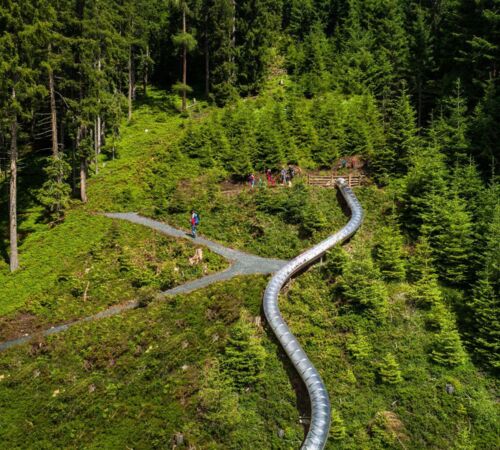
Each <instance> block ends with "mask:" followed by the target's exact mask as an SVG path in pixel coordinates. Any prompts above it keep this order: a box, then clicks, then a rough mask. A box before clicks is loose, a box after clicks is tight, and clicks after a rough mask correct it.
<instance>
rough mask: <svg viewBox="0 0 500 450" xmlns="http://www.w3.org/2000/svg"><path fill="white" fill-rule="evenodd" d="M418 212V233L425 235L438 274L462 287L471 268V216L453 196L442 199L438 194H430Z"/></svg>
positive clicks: (461, 201)
mask: <svg viewBox="0 0 500 450" xmlns="http://www.w3.org/2000/svg"><path fill="white" fill-rule="evenodd" d="M425 202H426V205H427V206H426V209H425V210H423V211H422V213H421V219H422V222H423V224H422V229H421V231H422V234H424V235H426V236H427V239H428V240H429V242H430V244H431V246H432V248H433V255H434V258H435V261H436V266H437V268H438V272H439V275H440V277H441V278H442V279H444V280H446V281H447V282H448V283H450V284H454V285H463V283H465V282H466V281H467V279H468V276H469V271H470V267H471V261H470V258H469V255H470V252H471V250H472V243H473V241H472V224H471V217H470V214H469V213H468V211H467V210H466V204H465V202H464V201H463V200H462V199H461V198H459V197H458V196H457V195H453V196H452V198H450V199H446V198H445V197H443V195H442V194H438V193H435V194H430V195H428V196H427V198H426V199H425Z"/></svg>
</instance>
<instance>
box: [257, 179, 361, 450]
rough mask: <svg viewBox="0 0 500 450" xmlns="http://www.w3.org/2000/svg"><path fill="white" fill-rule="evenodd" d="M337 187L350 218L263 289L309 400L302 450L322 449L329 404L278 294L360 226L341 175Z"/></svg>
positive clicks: (267, 311) (275, 329)
mask: <svg viewBox="0 0 500 450" xmlns="http://www.w3.org/2000/svg"><path fill="white" fill-rule="evenodd" d="M337 186H338V187H339V190H340V192H341V194H342V196H343V197H344V199H345V201H346V202H347V205H348V206H349V209H350V210H351V219H350V220H349V222H348V223H347V225H345V226H344V227H343V228H342V229H341V230H339V231H338V232H337V233H335V234H333V235H331V236H330V237H328V238H327V239H325V240H324V241H322V242H320V243H319V244H318V245H316V246H314V247H312V248H310V249H309V250H306V251H305V252H304V253H302V254H300V255H299V256H297V257H296V258H294V259H293V260H291V261H290V262H289V263H288V264H286V265H285V266H283V267H282V268H281V269H280V270H279V271H278V272H276V273H275V275H274V276H273V277H272V278H271V280H270V281H269V283H268V285H267V287H266V291H265V292H264V300H263V301H264V313H265V315H266V319H267V321H268V323H269V325H270V327H271V328H272V330H273V332H274V334H275V335H276V337H277V338H278V340H279V342H280V344H281V346H282V347H283V349H284V350H285V352H286V354H287V355H288V357H289V358H290V360H291V362H292V364H293V365H294V367H295V369H296V370H297V372H298V373H299V375H300V377H301V378H302V380H303V381H304V384H305V385H306V388H307V392H308V394H309V399H310V402H311V425H310V428H309V432H308V433H307V436H306V439H305V440H304V442H303V444H302V447H301V448H302V450H322V449H323V448H324V447H325V445H326V441H327V439H328V433H329V431H330V416H331V406H330V400H329V398H328V392H327V390H326V387H325V384H324V382H323V380H322V379H321V376H320V374H319V372H318V371H317V369H316V368H315V367H314V365H313V363H312V362H311V360H310V359H309V358H308V357H307V355H306V353H305V352H304V350H303V349H302V347H301V345H300V344H299V342H298V341H297V338H296V337H295V336H294V335H293V334H292V332H291V331H290V329H289V328H288V325H287V324H286V323H285V321H284V320H283V317H282V316H281V312H280V309H279V305H278V296H279V293H280V291H281V289H282V288H283V286H284V285H285V283H286V282H287V281H288V280H290V278H291V277H292V276H293V275H294V274H295V273H297V272H298V271H299V270H301V269H303V268H305V267H307V266H309V265H310V264H311V263H313V262H314V261H316V260H317V259H318V258H319V257H320V256H322V255H323V254H325V253H326V252H327V251H328V250H329V249H330V248H332V247H333V246H335V245H337V244H339V243H341V242H343V241H345V240H346V239H348V238H349V237H351V236H352V235H353V234H354V233H355V232H356V230H357V229H358V228H359V227H360V226H361V223H362V222H363V208H362V207H361V204H360V203H359V201H358V199H357V198H356V196H355V195H354V192H353V191H352V190H351V188H350V187H349V186H348V185H347V183H346V181H345V180H344V179H343V178H339V179H338V180H337Z"/></svg>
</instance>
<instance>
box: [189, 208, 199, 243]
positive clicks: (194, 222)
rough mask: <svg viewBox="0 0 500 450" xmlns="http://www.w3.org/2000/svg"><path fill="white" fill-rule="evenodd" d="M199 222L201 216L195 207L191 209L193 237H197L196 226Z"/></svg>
mask: <svg viewBox="0 0 500 450" xmlns="http://www.w3.org/2000/svg"><path fill="white" fill-rule="evenodd" d="M199 223H200V217H199V216H198V213H197V212H196V211H195V210H194V209H193V210H191V236H193V238H196V231H197V230H196V228H197V227H198V224H199Z"/></svg>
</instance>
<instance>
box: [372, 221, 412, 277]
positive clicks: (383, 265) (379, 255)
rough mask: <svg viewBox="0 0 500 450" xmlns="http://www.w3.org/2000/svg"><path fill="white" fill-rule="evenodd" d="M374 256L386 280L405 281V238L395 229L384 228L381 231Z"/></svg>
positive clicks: (393, 227)
mask: <svg viewBox="0 0 500 450" xmlns="http://www.w3.org/2000/svg"><path fill="white" fill-rule="evenodd" d="M377 241H378V242H377V244H376V245H375V247H374V256H375V261H376V263H377V266H378V268H379V270H380V273H381V274H382V277H383V278H384V279H386V280H397V281H400V280H403V279H404V277H405V272H406V269H405V260H404V253H403V238H402V237H401V234H400V233H399V230H398V229H397V228H396V227H395V226H392V227H384V228H382V229H381V230H380V231H379V236H378V239H377Z"/></svg>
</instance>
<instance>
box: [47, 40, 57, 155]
mask: <svg viewBox="0 0 500 450" xmlns="http://www.w3.org/2000/svg"><path fill="white" fill-rule="evenodd" d="M49 51H50V46H49ZM48 71H49V95H50V123H51V126H52V156H53V157H54V158H58V157H59V144H58V142H57V110H56V95H55V89H54V72H53V71H52V69H51V68H50V67H49V69H48Z"/></svg>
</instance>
